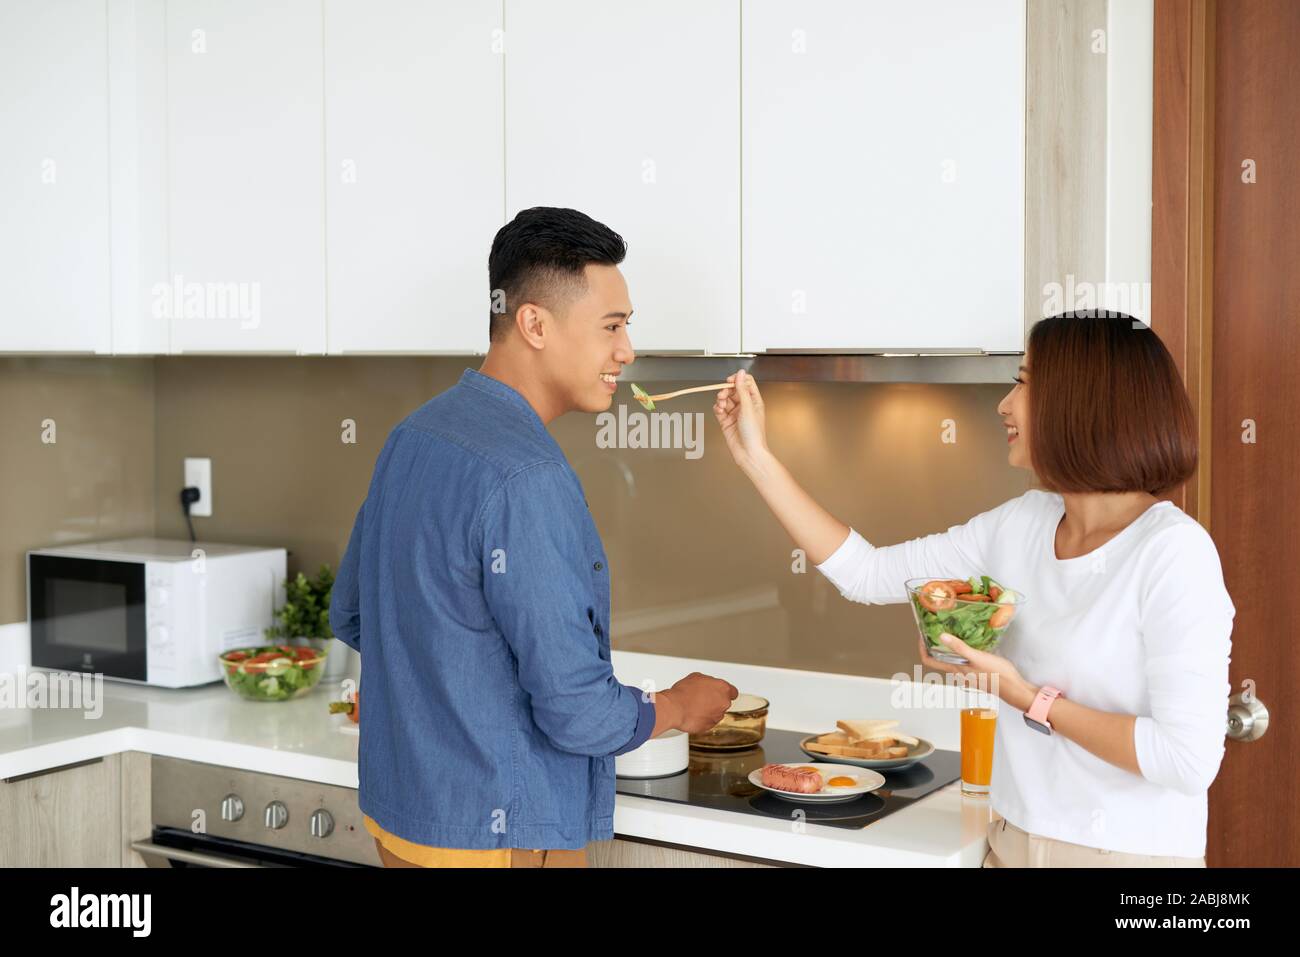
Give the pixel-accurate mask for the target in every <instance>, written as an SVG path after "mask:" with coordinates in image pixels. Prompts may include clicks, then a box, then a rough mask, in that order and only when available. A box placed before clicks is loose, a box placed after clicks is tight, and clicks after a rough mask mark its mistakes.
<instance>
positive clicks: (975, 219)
mask: <svg viewBox="0 0 1300 957" xmlns="http://www.w3.org/2000/svg"><path fill="white" fill-rule="evenodd" d="M742 46H743V58H742V63H743V78H742V87H743V100H744V151H743V155H744V160H743V164H744V178H743V182H744V217H743V222H744V237H743V249H744V336H743V339H744V348H745V351H747V352H748V351H762V350H795V351H813V350H825V351H838V352H874V351H916V350H922V351H928V350H932V349H943V350H948V349H953V350H961V349H972V350H979V349H982V350H986V351H990V352H993V351H1002V352H1019V351H1022V349H1023V347H1024V321H1023V313H1024V305H1023V299H1024V294H1023V288H1024V285H1023V283H1024V280H1023V272H1024V248H1023V247H1024V239H1023V237H1024V103H1025V96H1024V61H1025V0H981V2H979V3H971V2H969V0H908V2H898V0H890V2H883V0H817V2H812V3H810V2H796V0H746V2H745V4H744V20H743V39H742Z"/></svg>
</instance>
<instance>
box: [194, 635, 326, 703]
mask: <svg viewBox="0 0 1300 957" xmlns="http://www.w3.org/2000/svg"><path fill="white" fill-rule="evenodd" d="M327 654H328V652H327V651H318V650H317V649H315V648H312V647H311V646H309V645H261V646H259V647H257V648H234V649H231V650H230V651H227V652H224V653H223V654H221V655H218V656H217V657H218V660H219V661H220V663H221V676H222V677H223V678H224V679H225V681H226V686H227V687H228V688H230V689H231V690H232V691H234V692H236V693H237V694H239V695H240V697H243V698H247V699H248V700H249V701H288V700H290V699H291V698H297V697H301V696H302V695H305V694H307V693H308V692H309V691H311V690H312V689H313V688H315V687H316V685H317V684H318V683H319V682H320V679H321V675H323V674H324V673H325V668H324V663H325V656H326V655H327Z"/></svg>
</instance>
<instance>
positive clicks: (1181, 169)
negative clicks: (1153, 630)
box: [1152, 0, 1300, 867]
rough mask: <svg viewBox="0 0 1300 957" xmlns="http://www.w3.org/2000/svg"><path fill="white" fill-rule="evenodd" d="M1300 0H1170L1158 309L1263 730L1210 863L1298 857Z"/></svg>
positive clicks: (1225, 769) (1158, 146) (1222, 789)
mask: <svg viewBox="0 0 1300 957" xmlns="http://www.w3.org/2000/svg"><path fill="white" fill-rule="evenodd" d="M1296 102H1300V4H1298V3H1295V2H1294V0H1236V2H1218V3H1215V2H1213V0H1157V4H1156V104H1155V121H1156V123H1155V128H1156V133H1155V155H1154V174H1155V188H1154V196H1155V208H1154V210H1153V214H1154V215H1153V223H1154V224H1153V250H1152V262H1153V290H1152V305H1153V316H1154V318H1153V326H1154V327H1155V328H1156V330H1157V332H1159V334H1160V335H1161V336H1162V337H1164V338H1165V340H1166V342H1167V343H1168V344H1169V345H1170V348H1171V350H1172V351H1173V352H1174V353H1175V356H1176V357H1177V358H1178V359H1179V361H1180V363H1181V364H1182V365H1183V369H1184V374H1185V378H1186V381H1187V385H1188V391H1189V393H1190V394H1191V396H1192V399H1193V402H1194V404H1195V405H1196V406H1197V408H1198V414H1199V418H1200V427H1201V464H1200V469H1199V473H1200V474H1199V475H1198V476H1197V477H1196V478H1194V479H1193V480H1192V481H1191V482H1189V483H1188V484H1187V486H1186V487H1185V488H1184V489H1183V490H1182V491H1181V492H1180V494H1179V495H1176V496H1174V500H1175V501H1176V502H1178V503H1179V504H1181V505H1182V506H1183V507H1184V508H1185V509H1186V510H1187V511H1188V512H1189V513H1190V514H1192V515H1194V516H1195V517H1196V518H1197V519H1198V520H1200V521H1201V522H1202V524H1205V525H1206V526H1207V527H1208V528H1209V530H1210V533H1211V535H1212V536H1213V537H1214V540H1215V543H1216V544H1217V546H1218V549H1219V556H1220V559H1221V560H1222V564H1223V573H1224V580H1225V582H1226V584H1227V586H1228V591H1229V593H1230V594H1231V596H1232V600H1233V603H1234V605H1235V606H1236V609H1237V617H1236V621H1235V623H1234V628H1233V636H1232V666H1231V675H1230V677H1231V681H1232V686H1233V692H1234V693H1241V692H1246V691H1249V692H1253V693H1254V695H1255V696H1256V697H1257V698H1258V699H1259V701H1261V702H1262V703H1263V704H1264V705H1265V706H1266V707H1267V709H1268V711H1269V713H1270V721H1269V726H1268V730H1267V733H1266V734H1265V735H1264V736H1263V737H1261V738H1259V739H1258V740H1256V741H1252V742H1249V743H1244V742H1239V741H1234V740H1229V741H1228V743H1227V752H1226V754H1225V756H1224V761H1223V766H1222V768H1221V769H1220V772H1219V776H1218V778H1217V779H1216V781H1215V783H1214V785H1213V786H1212V787H1211V789H1210V809H1209V814H1210V820H1209V843H1208V847H1207V859H1208V863H1209V864H1210V866H1212V867H1213V866H1228V867H1235V866H1263V867H1270V866H1274V867H1276V866H1292V867H1294V866H1297V865H1300V798H1298V797H1297V795H1300V762H1297V761H1296V760H1295V759H1294V754H1295V749H1296V745H1297V743H1298V740H1300V739H1298V736H1297V723H1296V719H1295V715H1296V707H1297V701H1296V698H1297V694H1296V688H1297V686H1300V656H1298V655H1296V654H1295V653H1293V651H1292V650H1291V641H1292V636H1293V635H1295V634H1296V633H1297V632H1300V599H1297V598H1294V597H1292V596H1291V595H1290V594H1289V589H1288V587H1287V586H1288V581H1287V578H1288V575H1287V573H1288V571H1289V570H1290V569H1292V568H1295V567H1296V566H1297V562H1300V500H1298V499H1297V496H1296V494H1295V490H1296V489H1297V487H1298V486H1300V434H1298V430H1300V226H1298V225H1297V224H1298V223H1300V183H1298V182H1297V177H1296V166H1297V163H1300V123H1297V122H1296V119H1295V106H1294V104H1295V103H1296Z"/></svg>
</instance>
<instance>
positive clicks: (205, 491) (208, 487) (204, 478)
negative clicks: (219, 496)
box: [181, 459, 212, 518]
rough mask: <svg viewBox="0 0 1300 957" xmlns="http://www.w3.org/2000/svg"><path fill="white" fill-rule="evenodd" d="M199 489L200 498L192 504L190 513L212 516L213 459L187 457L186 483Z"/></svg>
mask: <svg viewBox="0 0 1300 957" xmlns="http://www.w3.org/2000/svg"><path fill="white" fill-rule="evenodd" d="M191 485H192V486H194V487H195V488H197V489H198V490H199V500H198V501H197V502H195V503H194V504H193V505H191V506H190V514H191V515H194V516H197V517H199V518H210V517H211V516H212V459H186V460H185V484H184V485H183V486H181V487H182V488H189V487H190V486H191Z"/></svg>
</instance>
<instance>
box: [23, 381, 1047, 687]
mask: <svg viewBox="0 0 1300 957" xmlns="http://www.w3.org/2000/svg"><path fill="white" fill-rule="evenodd" d="M0 362H3V366H0V368H2V369H3V372H4V376H3V379H0V401H3V406H2V407H4V408H5V409H6V410H7V411H6V415H5V417H4V419H3V420H2V421H0V430H3V431H0V435H2V436H3V438H4V448H5V450H6V454H5V456H4V459H3V460H2V461H0V476H3V478H4V489H5V492H6V494H5V496H4V501H3V503H0V508H3V510H4V511H3V513H0V514H3V515H4V516H5V521H4V523H3V528H4V531H3V533H2V534H3V545H4V548H3V551H2V552H0V576H2V577H0V622H4V621H16V620H21V619H22V618H24V617H25V603H24V599H23V591H22V589H23V584H22V583H23V574H22V554H23V550H24V549H26V548H28V547H32V546H33V545H36V544H46V543H49V542H53V541H61V540H73V539H75V538H83V539H92V538H107V537H117V536H119V535H123V534H139V533H148V532H149V531H150V528H151V527H152V528H154V529H156V533H157V534H158V535H160V536H162V537H178V538H183V537H186V536H187V532H186V530H185V522H184V518H183V517H182V515H181V511H180V507H179V505H178V504H177V496H178V493H179V489H180V484H181V478H182V460H183V459H184V458H185V457H186V456H205V457H209V458H211V459H212V471H213V484H214V494H213V505H214V510H215V512H216V514H215V515H214V517H212V518H199V519H195V520H194V524H195V530H196V532H197V534H198V536H199V537H200V538H208V539H210V540H214V541H229V542H240V543H248V544H275V545H284V546H286V547H288V548H289V549H290V550H291V552H292V554H291V556H290V560H289V565H290V572H291V573H293V572H295V571H297V570H299V569H301V570H304V571H307V572H309V573H310V572H312V571H314V570H315V568H316V567H317V566H318V565H319V564H320V563H322V562H329V563H330V564H331V565H337V562H338V560H339V558H340V556H341V554H342V551H343V548H344V547H345V545H346V544H347V537H348V534H349V532H350V530H351V526H352V520H353V518H354V516H355V514H356V510H357V507H358V506H359V505H360V503H361V500H362V497H363V496H364V495H365V490H366V486H367V483H368V481H369V478H370V473H371V469H372V468H373V466H374V461H375V457H376V456H377V455H378V453H379V450H380V448H381V447H382V445H383V442H384V439H385V438H386V437H387V435H388V432H389V430H390V429H391V428H392V427H393V425H395V424H396V423H397V422H398V421H399V420H400V419H401V418H402V417H403V416H405V415H406V414H407V413H408V412H410V411H411V410H413V409H415V408H417V407H418V406H419V405H420V404H421V403H423V402H424V401H425V400H427V399H428V398H430V397H431V396H433V395H434V394H436V393H438V392H440V391H442V390H443V389H445V388H447V387H449V386H450V385H452V384H453V383H455V381H456V380H457V378H459V376H460V373H461V370H463V369H464V368H466V366H474V367H477V365H478V361H477V360H467V359H463V358H459V359H457V358H417V357H302V358H291V357H284V358H280V357H248V358H241V357H225V356H221V357H217V356H212V357H206V356H205V357H200V356H174V357H164V358H158V359H139V360H136V359H104V358H98V359H96V358H84V359H5V360H0ZM683 384H684V385H685V384H693V383H683ZM673 385H674V384H673V383H662V384H660V383H656V390H658V389H660V388H661V387H662V389H663V390H664V391H667V390H668V389H670V388H672V387H673ZM760 385H761V386H762V388H763V390H764V395H765V397H766V404H767V411H768V431H769V435H770V441H771V444H772V447H773V449H774V451H776V453H777V454H778V455H779V456H780V457H781V458H782V459H783V460H784V461H785V462H786V463H787V465H788V466H789V467H790V468H791V470H792V471H793V472H794V473H795V474H796V476H797V477H798V478H799V480H800V481H802V482H803V483H804V484H805V486H806V487H807V488H808V489H809V491H811V492H812V493H813V495H814V496H816V497H817V498H818V500H820V501H821V502H822V503H823V504H824V505H826V507H827V508H829V509H830V510H831V511H833V512H834V513H835V514H836V515H838V516H840V517H841V518H842V519H843V520H845V521H847V522H849V523H851V524H852V525H853V526H854V527H856V528H857V529H858V530H859V531H860V532H862V533H863V534H864V535H865V536H866V537H867V538H868V539H869V540H871V541H873V542H875V543H877V544H889V543H893V542H898V541H902V540H904V539H907V538H912V537H915V536H918V535H923V534H928V533H929V532H933V531H939V530H942V529H945V528H947V527H948V526H950V525H953V524H956V523H959V522H962V521H965V520H966V519H967V518H969V517H970V516H971V515H974V514H976V513H977V512H980V511H983V510H985V509H988V508H991V507H993V506H995V505H997V504H999V503H1001V502H1003V501H1006V500H1007V499H1009V498H1012V497H1014V496H1016V495H1019V494H1021V493H1022V492H1023V491H1024V490H1025V489H1027V488H1029V487H1030V485H1031V480H1032V476H1030V474H1029V473H1027V472H1024V471H1019V470H1015V469H1011V468H1010V467H1009V466H1008V465H1007V464H1006V439H1005V434H1004V432H1003V430H1002V427H1001V423H1000V420H999V418H998V416H997V415H996V413H995V411H994V407H995V406H996V404H997V402H998V400H999V399H1000V398H1001V397H1002V396H1003V395H1004V394H1005V392H1006V389H1008V388H1010V384H1009V383H1008V385H1007V386H1006V387H1004V386H1001V385H906V384H872V385H862V384H825V383H818V384H804V383H778V382H773V383H760ZM618 400H619V401H623V402H630V396H629V395H628V393H627V392H626V391H625V390H621V391H620V395H619V397H618ZM710 407H711V398H710V396H708V395H696V396H689V397H686V398H684V399H681V400H676V401H674V402H673V403H672V404H671V405H666V406H664V411H672V412H682V413H701V414H703V416H704V420H703V421H704V438H703V454H702V455H701V456H700V457H698V458H688V457H687V455H686V451H685V450H684V449H617V448H615V449H607V448H599V447H598V445H597V441H596V437H597V431H598V425H597V420H596V418H595V417H593V416H583V415H568V416H564V417H563V418H561V419H559V420H557V421H556V422H555V423H553V424H552V426H551V431H552V434H554V436H555V438H556V440H557V441H558V442H559V443H560V445H561V446H562V447H563V448H564V450H565V452H566V454H567V455H568V456H569V460H570V461H571V462H572V464H573V466H574V468H575V470H576V471H577V473H578V475H579V477H580V478H581V479H582V482H583V486H584V488H585V490H586V494H587V500H588V502H589V503H590V506H591V509H592V513H593V515H594V516H595V519H596V523H597V525H598V527H599V528H600V531H601V535H602V537H603V539H604V542H605V548H606V551H607V552H608V555H609V560H610V569H611V573H612V584H613V611H614V619H613V623H612V624H613V627H612V635H613V642H614V646H615V647H616V648H620V649H623V650H627V651H643V652H650V653H657V654H668V655H678V656H682V657H690V658H709V659H721V660H727V661H738V662H745V663H750V664H765V665H779V666H782V667H790V668H802V669H807V670H814V671H832V672H844V673H852V674H863V675H875V676H881V677H888V676H889V675H891V674H893V673H894V672H896V671H900V670H902V671H910V670H911V667H912V665H913V664H914V663H915V659H916V638H915V631H914V628H913V625H912V621H911V616H910V613H909V611H908V609H907V607H906V606H905V605H894V606H883V607H879V606H863V605H854V604H852V603H850V602H846V601H845V600H844V599H842V598H841V597H840V596H839V594H838V593H837V592H836V591H835V589H834V588H833V587H831V586H830V585H829V583H827V582H826V581H825V580H824V579H823V578H822V577H821V575H819V574H818V573H817V571H816V570H815V569H814V568H812V567H808V568H807V569H806V570H804V571H803V572H802V573H800V572H796V571H794V570H793V566H794V565H795V557H794V556H793V554H792V551H793V548H794V546H793V544H792V543H791V542H790V541H789V540H788V539H787V538H786V536H785V533H784V531H783V530H782V529H781V527H780V526H779V525H778V524H777V523H776V521H775V519H773V518H772V517H771V515H770V514H769V513H768V511H767V510H766V508H765V507H764V505H763V504H762V502H761V500H760V499H759V498H758V496H757V494H756V493H755V492H754V490H753V488H752V487H751V486H750V485H749V483H748V482H747V480H745V479H744V477H743V476H742V475H741V474H740V473H739V471H738V470H737V469H736V468H735V466H734V465H733V464H732V462H731V459H730V456H729V455H728V453H727V451H726V446H725V445H724V443H723V441H722V437H721V435H720V434H719V432H718V429H717V426H716V424H715V423H714V421H713V417H712V414H711V412H710V411H709V410H710ZM616 408H617V406H616V407H615V409H616ZM629 411H639V407H633V408H630V409H629ZM46 417H52V418H56V419H57V420H58V422H59V433H58V438H59V442H58V444H57V446H55V447H53V448H51V447H48V446H43V445H42V444H41V443H40V441H39V429H40V425H39V423H40V421H41V420H42V419H44V418H46ZM945 419H951V420H953V422H954V423H955V425H956V438H957V441H956V442H952V443H945V442H943V441H942V438H941V437H942V433H943V429H944V425H943V422H944V420H945ZM345 420H351V421H352V422H354V423H355V435H356V442H355V444H349V443H345V442H344V441H342V436H343V434H344V429H345V425H344V421H345ZM33 437H35V440H34V441H33ZM151 512H152V514H151Z"/></svg>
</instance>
